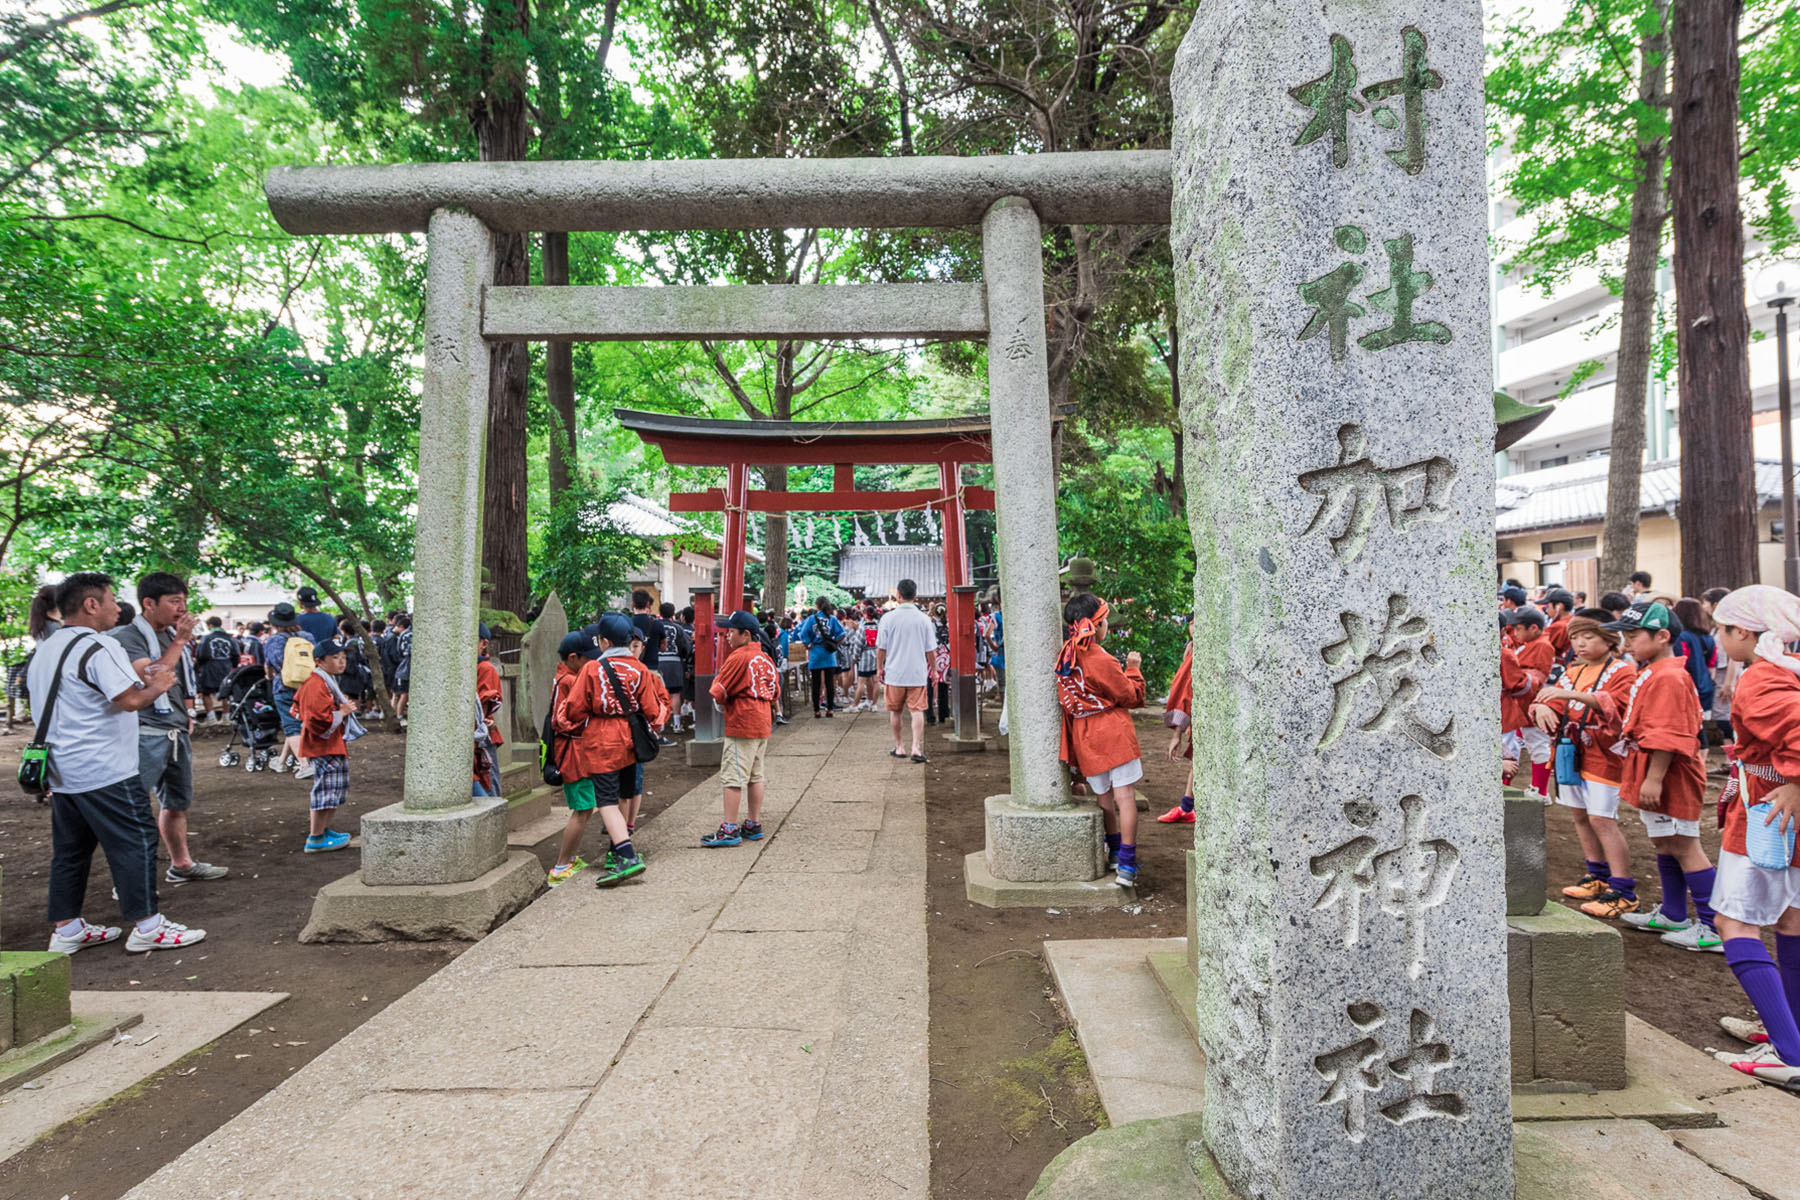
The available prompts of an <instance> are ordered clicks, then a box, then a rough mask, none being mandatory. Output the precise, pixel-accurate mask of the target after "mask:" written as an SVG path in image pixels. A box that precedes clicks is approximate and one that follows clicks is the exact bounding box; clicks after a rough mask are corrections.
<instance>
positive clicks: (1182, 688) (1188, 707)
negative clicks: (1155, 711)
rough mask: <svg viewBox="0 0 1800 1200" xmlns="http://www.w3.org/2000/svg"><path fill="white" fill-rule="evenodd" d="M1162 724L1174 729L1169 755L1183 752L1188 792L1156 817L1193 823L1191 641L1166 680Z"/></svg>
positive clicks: (1167, 821) (1170, 737) (1192, 644)
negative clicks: (1172, 806)
mask: <svg viewBox="0 0 1800 1200" xmlns="http://www.w3.org/2000/svg"><path fill="white" fill-rule="evenodd" d="M1163 724H1164V725H1166V726H1168V727H1169V728H1170V729H1172V730H1173V731H1174V732H1173V733H1171V734H1170V735H1169V757H1170V758H1176V757H1178V756H1180V755H1182V754H1184V753H1185V754H1186V755H1187V757H1188V759H1189V762H1188V778H1187V792H1186V794H1185V795H1183V796H1182V797H1181V803H1179V804H1177V805H1176V806H1175V807H1174V808H1171V809H1170V810H1169V811H1168V812H1166V813H1164V814H1163V815H1162V816H1160V817H1158V818H1156V819H1157V820H1158V821H1160V822H1161V823H1162V824H1164V825H1192V824H1193V823H1194V767H1193V761H1192V760H1193V757H1194V642H1193V639H1192V638H1189V639H1188V644H1187V650H1186V652H1185V653H1183V654H1182V656H1181V666H1180V667H1178V668H1177V669H1176V671H1175V678H1174V679H1171V680H1170V681H1169V699H1168V702H1167V703H1165V704H1164V705H1163Z"/></svg>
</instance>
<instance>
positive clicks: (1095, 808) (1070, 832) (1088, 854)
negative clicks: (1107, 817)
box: [987, 796, 1106, 883]
mask: <svg viewBox="0 0 1800 1200" xmlns="http://www.w3.org/2000/svg"><path fill="white" fill-rule="evenodd" d="M1103 833H1104V829H1103V826H1102V824H1101V819H1100V807H1099V805H1096V804H1077V805H1069V806H1067V807H1059V808H1040V807H1036V806H1032V805H1024V804H1015V803H1014V802H1013V799H1012V797H1011V796H989V797H988V798H987V868H988V870H989V871H990V872H991V873H992V874H993V875H994V876H995V878H997V879H1005V880H1010V881H1012V882H1014V883H1045V882H1049V881H1052V880H1071V881H1076V882H1085V881H1087V880H1091V879H1098V878H1100V876H1101V875H1103V874H1105V873H1106V843H1105V841H1104V837H1103Z"/></svg>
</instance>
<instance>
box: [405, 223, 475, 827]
mask: <svg viewBox="0 0 1800 1200" xmlns="http://www.w3.org/2000/svg"><path fill="white" fill-rule="evenodd" d="M490 243H491V238H490V237H489V235H488V231H487V228H486V226H484V225H483V224H482V223H481V222H480V221H479V220H477V219H476V218H475V217H473V216H470V215H469V214H468V213H464V212H456V211H452V210H450V209H439V210H438V211H436V212H434V213H432V214H431V224H430V227H429V229H428V232H427V241H426V247H427V249H426V266H425V375H424V379H423V382H422V385H421V388H420V394H419V519H418V529H417V534H416V536H415V539H414V550H413V589H414V598H413V651H412V655H413V657H412V663H413V665H412V692H413V695H414V696H415V697H416V698H417V699H418V700H419V701H421V703H419V704H416V705H415V706H414V707H413V709H412V711H411V713H410V714H409V717H410V723H409V725H408V728H407V734H406V782H405V792H404V801H405V807H406V809H407V810H408V811H409V812H414V811H424V810H432V809H447V808H467V807H468V806H469V774H470V757H471V754H472V753H473V750H472V747H473V743H474V729H475V653H474V637H475V627H476V626H477V625H478V624H479V623H480V595H479V592H480V582H481V496H482V482H483V481H482V463H483V445H484V442H485V439H486V437H487V397H488V348H487V343H486V342H484V341H482V339H481V290H482V287H483V286H484V285H486V284H487V282H488V281H489V280H490V279H491V278H492V277H493V250H492V248H491V245H490Z"/></svg>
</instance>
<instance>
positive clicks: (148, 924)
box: [137, 913, 163, 933]
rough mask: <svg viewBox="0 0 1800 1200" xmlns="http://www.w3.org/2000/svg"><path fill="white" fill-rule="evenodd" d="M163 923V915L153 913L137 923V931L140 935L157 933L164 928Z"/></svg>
mask: <svg viewBox="0 0 1800 1200" xmlns="http://www.w3.org/2000/svg"><path fill="white" fill-rule="evenodd" d="M162 923H163V915H162V914H161V913H151V914H150V915H149V916H147V917H145V918H144V919H143V920H141V921H139V922H138V923H137V931H138V932H139V933H155V932H156V931H157V930H159V929H161V928H162Z"/></svg>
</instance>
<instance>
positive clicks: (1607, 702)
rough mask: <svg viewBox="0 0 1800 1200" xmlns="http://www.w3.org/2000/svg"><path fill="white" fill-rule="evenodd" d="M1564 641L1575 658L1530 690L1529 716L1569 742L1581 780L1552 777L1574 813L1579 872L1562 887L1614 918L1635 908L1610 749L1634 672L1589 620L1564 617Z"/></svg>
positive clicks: (1612, 637)
mask: <svg viewBox="0 0 1800 1200" xmlns="http://www.w3.org/2000/svg"><path fill="white" fill-rule="evenodd" d="M1568 629H1569V643H1570V646H1571V647H1572V648H1573V650H1574V653H1575V662H1574V664H1573V666H1571V667H1570V669H1569V672H1568V674H1566V675H1564V676H1563V678H1562V681H1561V683H1560V684H1559V686H1555V687H1547V688H1545V689H1543V690H1542V691H1541V692H1539V693H1538V695H1537V699H1536V700H1535V701H1534V702H1533V704H1532V706H1531V719H1532V721H1533V722H1534V723H1535V724H1536V726H1537V727H1538V728H1539V729H1541V730H1543V731H1544V732H1545V733H1546V734H1551V735H1555V734H1559V733H1560V734H1562V735H1564V736H1567V737H1568V738H1569V739H1570V740H1571V741H1572V742H1573V743H1574V745H1575V747H1576V755H1577V761H1578V766H1577V769H1578V771H1579V773H1580V775H1581V779H1580V781H1579V782H1577V783H1572V784H1564V783H1562V782H1561V781H1558V783H1557V787H1556V802H1557V803H1558V804H1560V805H1562V806H1563V807H1565V808H1568V809H1570V810H1571V811H1572V812H1573V814H1574V817H1575V834H1576V837H1577V838H1579V839H1580V841H1581V851H1582V854H1583V855H1584V856H1585V857H1586V859H1587V874H1586V875H1584V876H1582V877H1581V879H1580V880H1579V881H1578V882H1576V883H1575V884H1573V885H1571V886H1569V887H1566V888H1564V889H1563V895H1565V896H1568V897H1570V898H1571V899H1578V900H1581V901H1583V902H1584V903H1583V904H1582V906H1581V911H1582V912H1584V913H1587V914H1588V915H1589V916H1592V917H1606V918H1616V917H1620V916H1623V915H1624V914H1626V913H1634V912H1636V911H1637V910H1638V898H1637V880H1636V878H1635V877H1633V876H1632V874H1631V850H1630V848H1629V847H1628V846H1627V845H1626V842H1625V835H1624V833H1623V832H1621V831H1620V829H1619V779H1620V777H1621V775H1622V774H1623V771H1624V766H1625V761H1624V758H1623V756H1621V755H1620V754H1618V753H1617V752H1616V751H1615V750H1614V749H1613V746H1614V745H1615V744H1616V743H1617V742H1618V740H1619V730H1620V727H1621V724H1622V721H1623V718H1624V715H1625V709H1626V706H1627V705H1629V704H1630V702H1631V684H1632V680H1634V679H1635V678H1636V677H1637V672H1636V670H1635V669H1634V668H1633V667H1632V666H1631V664H1630V663H1628V662H1626V661H1625V660H1624V659H1623V658H1622V657H1621V656H1620V654H1619V635H1618V634H1617V633H1613V632H1609V631H1608V630H1607V629H1606V628H1605V626H1604V625H1602V624H1601V622H1599V621H1597V620H1595V619H1593V618H1592V617H1585V616H1582V617H1571V618H1570V619H1569V623H1568Z"/></svg>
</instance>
